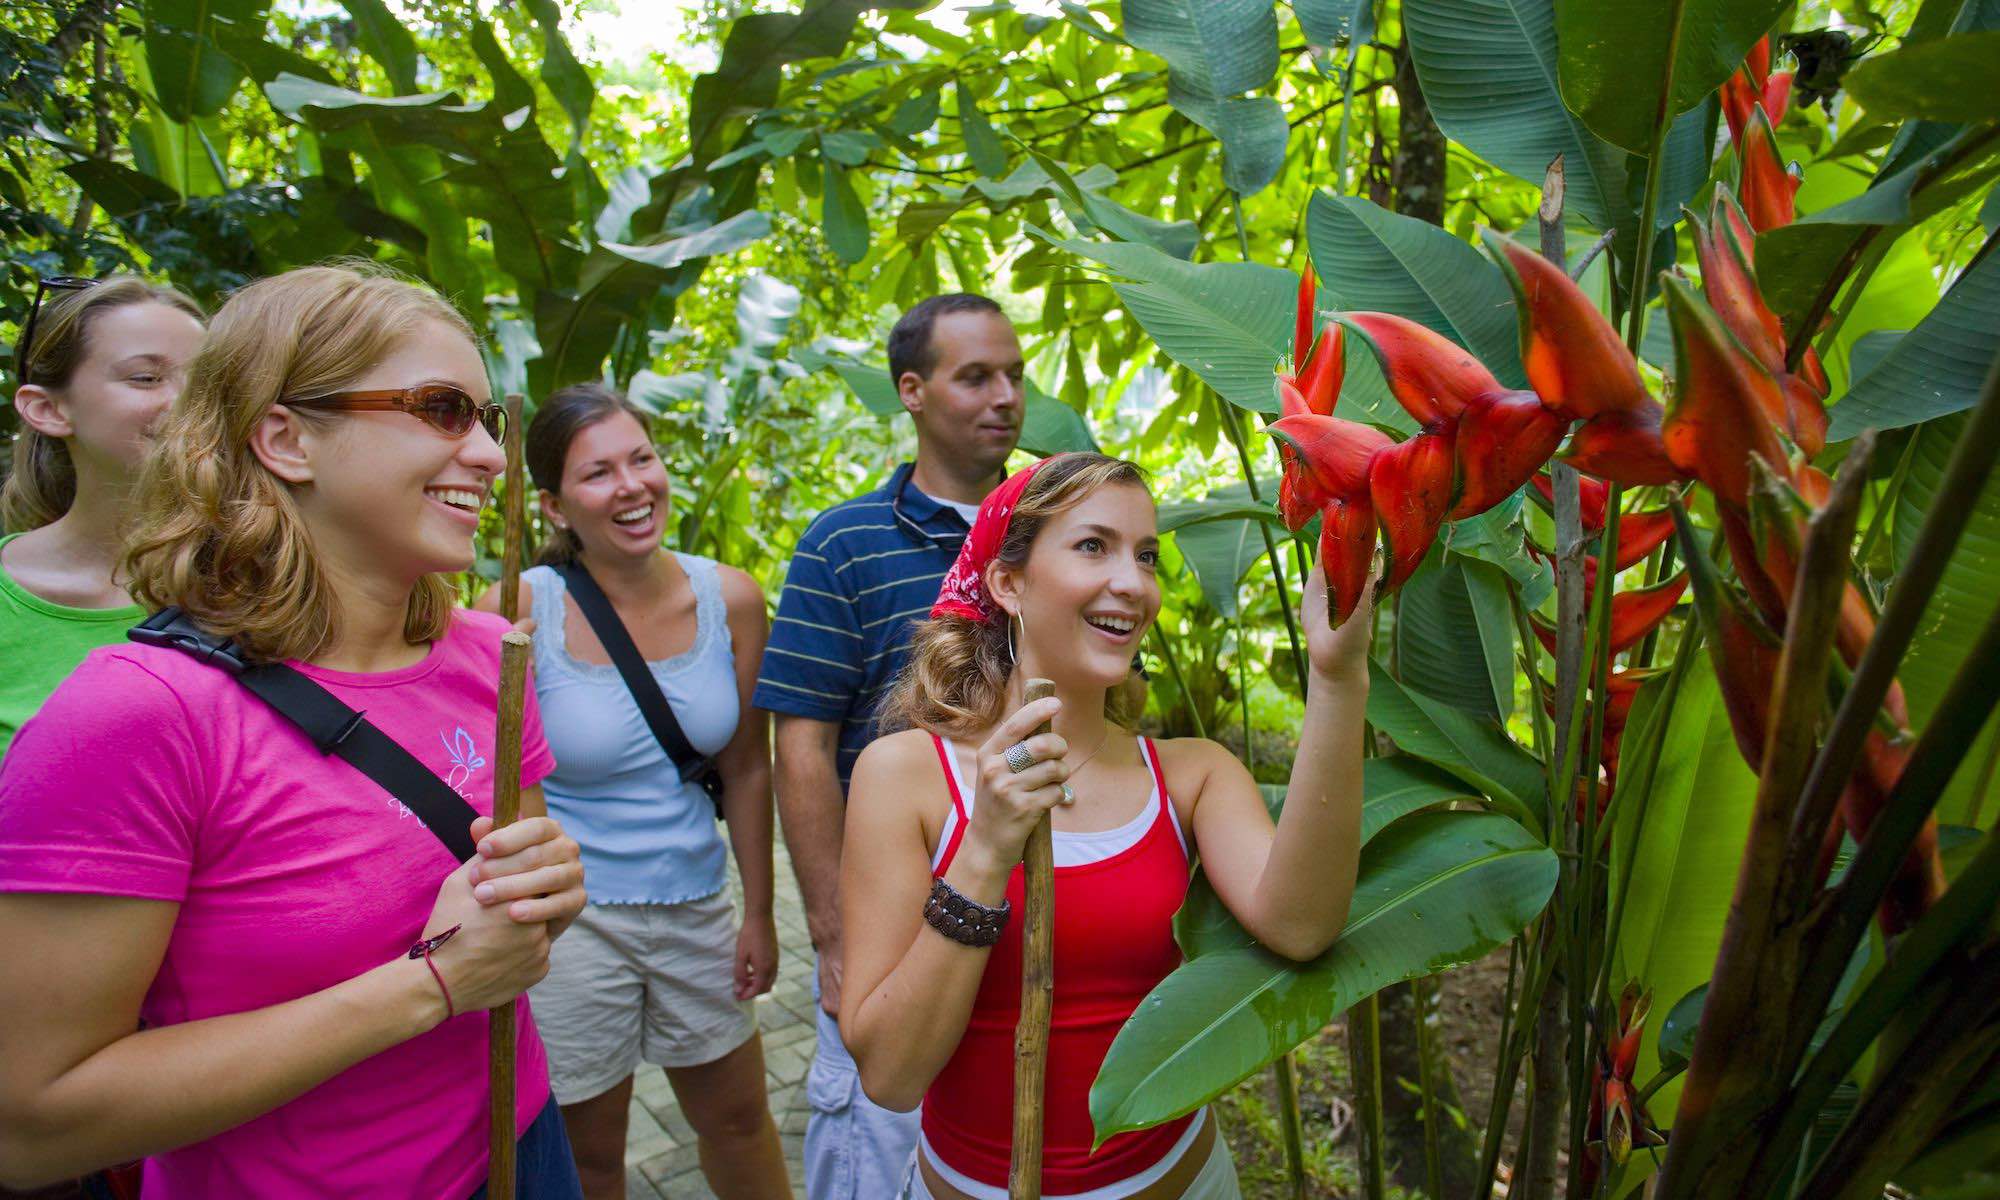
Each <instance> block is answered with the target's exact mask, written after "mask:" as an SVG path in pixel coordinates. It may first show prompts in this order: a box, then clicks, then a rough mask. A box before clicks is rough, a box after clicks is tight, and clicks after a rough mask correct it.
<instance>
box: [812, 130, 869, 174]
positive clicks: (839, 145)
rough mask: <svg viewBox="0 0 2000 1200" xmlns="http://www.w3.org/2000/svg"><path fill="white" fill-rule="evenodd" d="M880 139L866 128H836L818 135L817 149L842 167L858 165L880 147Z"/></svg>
mask: <svg viewBox="0 0 2000 1200" xmlns="http://www.w3.org/2000/svg"><path fill="white" fill-rule="evenodd" d="M881 146H882V139H881V138H880V137H878V136H876V135H875V133H874V132H872V131H871V130H867V129H836V130H833V131H832V132H830V133H822V134H821V135H820V136H819V151H820V153H821V154H824V155H826V156H827V157H828V158H830V159H832V160H833V161H835V162H837V163H839V164H840V165H841V166H843V167H858V166H860V165H861V164H863V163H865V162H867V161H868V155H869V153H870V152H872V151H874V150H878V149H880V148H881Z"/></svg>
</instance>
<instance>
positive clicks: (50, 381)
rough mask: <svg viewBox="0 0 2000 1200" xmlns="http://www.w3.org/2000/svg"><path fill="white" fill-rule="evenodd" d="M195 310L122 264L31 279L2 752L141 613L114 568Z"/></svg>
mask: <svg viewBox="0 0 2000 1200" xmlns="http://www.w3.org/2000/svg"><path fill="white" fill-rule="evenodd" d="M201 316H202V314H201V309H200V308H199V307H197V306H196V305H195V302H194V301H193V300H190V299H188V298H187V297H186V296H184V295H182V294H181V293H179V292H177V291H175V290H173V289H172V288H168V287H160V286H158V285H155V284H151V283H147V282H146V281H145V280H143V279H140V278H138V277H136V276H132V275H114V276H111V277H109V278H107V279H101V280H99V279H78V278H74V277H68V276H57V277H55V278H53V279H45V280H43V281H41V283H40V284H38V285H37V287H36V291H35V302H34V304H33V305H32V306H31V307H30V308H29V310H28V317H27V319H26V320H24V321H23V322H22V323H21V337H20V339H19V341H18V342H16V343H15V356H14V376H15V380H16V381H17V385H18V386H17V387H16V389H15V392H14V412H15V415H16V416H17V417H18V418H19V420H20V423H21V429H20V431H19V432H18V433H16V434H15V435H14V451H13V465H12V468H11V470H10V471H9V472H8V474H7V482H6V486H5V488H4V490H0V529H4V531H5V532H4V535H0V663H5V664H6V670H4V671H0V756H4V755H5V754H6V753H7V744H8V742H9V741H11V740H12V738H13V736H14V731H15V730H17V729H19V728H20V727H21V723H22V722H23V721H26V720H27V719H28V718H29V717H30V716H33V715H34V712H35V710H36V709H38V708H40V707H41V706H42V701H44V700H46V699H47V698H48V695H49V693H50V692H52V691H54V690H55V687H56V685H57V684H58V683H61V682H62V681H63V678H64V676H66V675H68V674H69V673H70V672H71V671H73V670H75V669H76V665H77V664H78V663H80V662H82V661H83V656H84V655H85V654H88V653H89V652H90V651H92V650H94V649H96V648H97V647H99V646H104V645H109V644H111V643H113V642H122V641H124V640H125V631H126V630H127V629H128V628H130V627H131V626H132V625H134V624H136V623H137V622H138V621H139V620H140V618H142V617H144V616H145V613H144V612H143V611H141V610H140V609H139V608H138V607H137V606H136V605H134V604H133V603H132V598H131V596H129V595H127V594H126V591H125V589H124V588H123V587H122V586H120V584H119V583H118V582H117V581H116V580H114V579H113V578H112V566H113V564H114V563H115V562H116V561H117V558H118V551H119V547H120V544H121V542H122V541H123V538H124V536H125V530H126V526H127V525H128V524H129V518H130V514H131V494H132V479H133V477H134V476H135V475H136V474H137V473H138V470H139V464H140V462H141V461H142V460H143V459H144V457H145V454H146V450H147V447H148V446H150V445H151V444H152V434H153V429H154V427H155V426H157V425H158V424H159V422H160V419H161V418H162V417H163V416H164V415H165V414H166V411H167V409H168V407H169V406H170V405H172V404H173V402H174V397H176V396H178V395H179V394H180V390H181V385H182V383H183V382H185V380H186V378H187V368H188V363H189V362H190V361H192V360H193V358H194V354H195V351H196V350H197V349H198V348H199V347H200V345H201V332H202V329H201Z"/></svg>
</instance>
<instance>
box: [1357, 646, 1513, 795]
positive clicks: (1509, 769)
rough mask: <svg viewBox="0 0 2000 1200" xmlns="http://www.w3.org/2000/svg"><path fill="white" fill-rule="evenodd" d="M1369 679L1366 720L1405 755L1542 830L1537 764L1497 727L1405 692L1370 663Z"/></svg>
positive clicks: (1409, 691)
mask: <svg viewBox="0 0 2000 1200" xmlns="http://www.w3.org/2000/svg"><path fill="white" fill-rule="evenodd" d="M1368 680H1369V684H1368V720H1369V721H1370V722H1371V723H1373V724H1374V726H1375V728H1376V729H1378V730H1380V731H1382V732H1383V733H1386V734H1388V735H1389V736H1390V737H1391V738H1393V739H1395V742H1396V745H1397V746H1398V747H1400V748H1401V749H1402V750H1403V752H1404V753H1406V754H1413V755H1415V756H1417V757H1418V758H1421V759H1424V760H1425V761H1427V762H1431V763H1435V764H1437V765H1438V766H1440V767H1443V768H1444V769H1445V770H1447V771H1449V772H1451V773H1452V774H1453V775H1456V776H1457V777H1458V778H1460V779H1462V780H1464V781H1465V782H1467V783H1469V784H1471V785H1472V786H1473V787H1474V788H1476V789H1478V790H1479V792H1480V793H1481V794H1482V795H1484V796H1486V797H1487V798H1488V799H1489V800H1491V801H1492V802H1493V803H1494V804H1495V805H1496V806H1497V807H1499V808H1500V809H1501V811H1503V812H1505V813H1507V814H1508V815H1509V816H1511V817H1513V818H1514V819H1516V820H1518V821H1520V822H1521V823H1522V824H1524V825H1526V826H1528V828H1530V829H1536V830H1539V829H1540V828H1541V821H1540V820H1539V819H1538V818H1537V817H1536V816H1535V814H1536V813H1537V812H1539V811H1541V808H1542V806H1543V802H1544V797H1545V796H1546V794H1547V791H1548V783H1547V778H1546V775H1545V773H1544V771H1543V769H1542V764H1541V763H1540V762H1539V761H1537V760H1536V758H1535V757H1534V756H1533V755H1531V754H1529V753H1528V752H1527V751H1526V750H1523V749H1521V748H1520V747H1519V746H1517V745H1515V744H1514V741H1513V739H1512V738H1509V737H1508V736H1507V734H1506V733H1505V731H1503V730H1502V729H1501V728H1500V726H1499V725H1498V724H1496V723H1495V722H1492V721H1482V720H1480V719H1479V718H1477V717H1474V716H1472V715H1471V714H1470V713H1467V712H1465V711H1463V710H1461V709H1457V708H1453V707H1452V706H1451V705H1449V704H1446V703H1444V702H1442V701H1439V700H1433V699H1431V698H1430V697H1429V696H1426V695H1424V694H1423V693H1422V692H1416V691H1411V690H1410V689H1408V688H1405V687H1404V686H1403V685H1402V684H1400V683H1398V682H1396V680H1395V678H1394V677H1393V676H1391V675H1390V674H1389V673H1388V671H1386V670H1384V669H1383V668H1382V665H1381V664H1380V663H1377V662H1374V661H1372V660H1371V661H1370V662H1369V664H1368Z"/></svg>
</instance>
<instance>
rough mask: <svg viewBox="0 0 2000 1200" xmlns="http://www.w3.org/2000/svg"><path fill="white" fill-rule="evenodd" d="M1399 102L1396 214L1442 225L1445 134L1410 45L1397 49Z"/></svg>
mask: <svg viewBox="0 0 2000 1200" xmlns="http://www.w3.org/2000/svg"><path fill="white" fill-rule="evenodd" d="M1407 40H1408V39H1407V38H1405V42H1406V43H1407ZM1396 102H1397V105H1398V107H1397V110H1396V159H1395V164H1394V166H1393V168H1392V171H1391V175H1390V183H1391V186H1392V187H1394V189H1395V192H1396V211H1397V212H1399V213H1402V214H1403V215H1404V216H1407V217H1415V218H1417V219H1418V220H1419V221H1429V222H1430V223H1431V224H1433V225H1442V224H1444V181H1445V174H1444V165H1445V141H1444V131H1443V130H1441V129H1439V128H1438V126H1437V122H1436V121H1434V120H1432V119H1431V106H1430V104H1429V102H1427V101H1426V100H1425V99H1424V90H1423V88H1422V86H1421V85H1420V84H1419V83H1418V82H1417V69H1416V67H1415V66H1414V65H1412V61H1411V58H1410V51H1409V47H1408V45H1407V44H1406V45H1402V46H1398V47H1397V48H1396Z"/></svg>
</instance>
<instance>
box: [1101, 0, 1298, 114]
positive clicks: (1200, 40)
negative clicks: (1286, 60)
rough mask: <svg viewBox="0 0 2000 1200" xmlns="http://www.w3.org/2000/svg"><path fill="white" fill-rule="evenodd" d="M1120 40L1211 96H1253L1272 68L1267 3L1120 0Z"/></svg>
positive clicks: (1272, 16)
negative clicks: (1123, 38)
mask: <svg viewBox="0 0 2000 1200" xmlns="http://www.w3.org/2000/svg"><path fill="white" fill-rule="evenodd" d="M1124 14H1125V36H1126V37H1127V38H1129V39H1130V40H1131V42H1132V44H1133V45H1135V46H1137V47H1139V48H1140V49H1141V50H1146V51H1150V52H1152V53H1154V54H1157V55H1159V56H1160V57H1161V58H1164V59H1166V60H1167V69H1168V72H1169V75H1170V76H1171V77H1173V78H1177V79H1179V80H1180V81H1181V85H1182V86H1183V87H1185V88H1187V89H1189V90H1190V91H1193V92H1197V93H1201V94H1204V95H1207V96H1211V97H1219V96H1234V95H1238V94H1240V93H1243V92H1254V91H1256V90H1257V89H1259V88H1261V87H1263V86H1264V85H1265V84H1267V83H1269V82H1270V81H1271V75H1272V73H1273V72H1275V71H1276V70H1277V69H1278V18H1277V13H1276V11H1275V6H1274V5H1273V4H1272V0H1125V6H1124Z"/></svg>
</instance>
